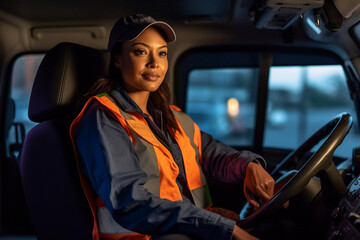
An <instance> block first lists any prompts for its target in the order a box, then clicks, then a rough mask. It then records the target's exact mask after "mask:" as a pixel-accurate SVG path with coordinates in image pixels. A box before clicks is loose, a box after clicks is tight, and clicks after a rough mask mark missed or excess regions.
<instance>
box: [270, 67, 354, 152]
mask: <svg viewBox="0 0 360 240" xmlns="http://www.w3.org/2000/svg"><path fill="white" fill-rule="evenodd" d="M342 112H348V113H350V114H351V115H352V117H353V120H354V121H355V120H356V114H355V108H354V104H353V102H352V101H351V99H350V96H349V91H348V89H347V86H346V75H345V73H344V70H343V68H342V66H341V65H323V66H315V65H314V66H311V65H310V66H284V67H282V66H276V67H275V66H273V67H271V68H270V77H269V99H268V107H267V121H266V125H265V137H264V146H265V147H287V148H289V149H290V148H292V149H293V148H296V147H298V146H300V144H302V143H303V142H304V141H305V140H306V139H307V138H308V137H310V136H311V135H312V134H314V133H315V132H316V131H317V130H318V129H320V127H322V126H323V125H325V124H326V123H327V122H328V121H330V119H332V118H333V117H334V116H336V115H337V114H339V113H342ZM356 125H357V124H353V127H352V129H351V130H350V132H349V134H348V136H347V137H346V138H345V140H344V142H343V144H342V145H340V147H339V148H338V149H337V150H336V152H335V154H336V155H338V156H342V157H351V153H352V148H353V143H354V142H360V135H359V132H358V129H357V127H356ZM289 136H291V137H289Z"/></svg>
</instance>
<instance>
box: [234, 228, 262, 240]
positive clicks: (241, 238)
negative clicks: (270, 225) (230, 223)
mask: <svg viewBox="0 0 360 240" xmlns="http://www.w3.org/2000/svg"><path fill="white" fill-rule="evenodd" d="M231 239H232V240H257V239H258V238H256V237H254V236H253V235H251V234H250V233H248V232H246V231H245V230H243V229H241V228H239V227H238V226H237V225H235V227H234V231H233V235H232V238H231Z"/></svg>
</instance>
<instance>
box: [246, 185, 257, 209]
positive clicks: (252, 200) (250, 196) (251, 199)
mask: <svg viewBox="0 0 360 240" xmlns="http://www.w3.org/2000/svg"><path fill="white" fill-rule="evenodd" d="M244 195H245V198H246V200H247V201H248V202H249V203H250V205H251V206H253V207H254V209H258V208H259V207H260V205H259V203H258V202H257V201H256V199H255V197H254V195H253V194H252V193H251V191H249V189H245V191H244Z"/></svg>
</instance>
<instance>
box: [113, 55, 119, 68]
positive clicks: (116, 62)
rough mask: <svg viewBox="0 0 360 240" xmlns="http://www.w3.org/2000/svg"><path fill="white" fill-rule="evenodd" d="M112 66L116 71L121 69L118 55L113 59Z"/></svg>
mask: <svg viewBox="0 0 360 240" xmlns="http://www.w3.org/2000/svg"><path fill="white" fill-rule="evenodd" d="M114 60H115V61H114V66H115V67H116V68H118V69H121V58H120V55H116V56H115V59H114Z"/></svg>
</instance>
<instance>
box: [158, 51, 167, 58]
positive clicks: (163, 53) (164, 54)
mask: <svg viewBox="0 0 360 240" xmlns="http://www.w3.org/2000/svg"><path fill="white" fill-rule="evenodd" d="M159 55H160V56H161V57H166V56H167V52H160V53H159Z"/></svg>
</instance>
